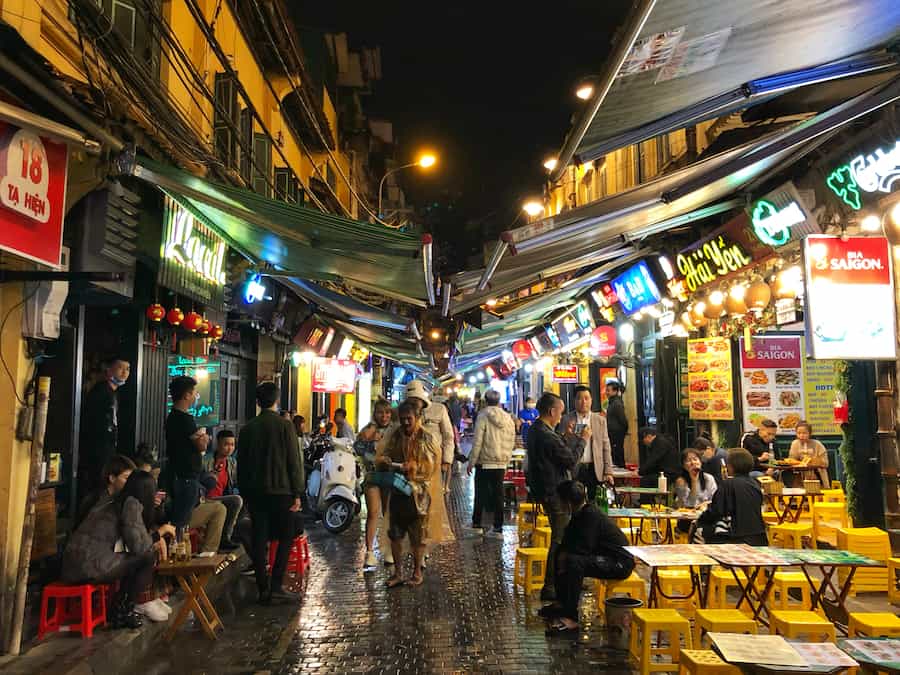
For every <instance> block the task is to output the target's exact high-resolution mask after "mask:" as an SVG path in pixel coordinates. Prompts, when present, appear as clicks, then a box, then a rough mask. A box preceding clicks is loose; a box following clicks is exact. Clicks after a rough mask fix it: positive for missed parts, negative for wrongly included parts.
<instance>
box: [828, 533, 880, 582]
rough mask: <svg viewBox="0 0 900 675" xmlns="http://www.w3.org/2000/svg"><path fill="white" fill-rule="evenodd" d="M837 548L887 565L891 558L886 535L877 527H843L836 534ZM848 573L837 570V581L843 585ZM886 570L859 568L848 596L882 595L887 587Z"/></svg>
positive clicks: (844, 570)
mask: <svg viewBox="0 0 900 675" xmlns="http://www.w3.org/2000/svg"><path fill="white" fill-rule="evenodd" d="M837 543H838V548H839V549H841V550H844V551H853V552H854V553H858V554H860V555H864V556H866V557H867V558H872V559H873V560H880V561H882V562H884V563H885V564H887V560H888V559H889V558H890V557H891V542H890V539H889V537H888V533H887V532H885V531H884V530H882V529H880V528H877V527H845V528H842V529H840V530H838V532H837ZM848 574H849V571H848V570H847V569H846V568H839V569H838V579H839V581H840V582H841V583H842V584H843V583H844V581H845V580H846V579H847V575H848ZM889 585H890V584H889V583H888V568H887V567H870V568H863V567H861V568H859V569H857V570H856V574H855V575H854V576H853V583H852V584H851V586H850V595H851V596H855V595H856V594H857V593H867V592H868V593H873V592H874V593H884V590H885V588H888V587H889Z"/></svg>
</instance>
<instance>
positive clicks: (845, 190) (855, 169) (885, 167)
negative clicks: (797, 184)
mask: <svg viewBox="0 0 900 675" xmlns="http://www.w3.org/2000/svg"><path fill="white" fill-rule="evenodd" d="M897 180H900V141H897V142H896V143H895V145H894V147H893V148H888V149H887V150H883V149H882V148H876V149H875V150H874V151H873V152H871V153H869V154H867V155H858V156H857V157H854V158H853V159H851V160H850V161H849V162H848V163H847V164H842V165H841V166H839V167H837V168H836V169H835V170H834V171H832V172H831V173H830V174H829V175H828V178H827V179H826V181H825V182H826V184H827V185H828V187H829V189H831V191H832V192H834V193H835V194H836V195H837V196H838V197H840V198H841V199H842V200H843V202H844V203H845V204H846V205H847V206H849V207H851V208H853V209H856V210H859V209H860V208H862V201H861V195H860V193H859V191H860V190H862V191H863V192H885V193H889V192H891V191H892V189H893V185H894V183H895V182H896V181H897Z"/></svg>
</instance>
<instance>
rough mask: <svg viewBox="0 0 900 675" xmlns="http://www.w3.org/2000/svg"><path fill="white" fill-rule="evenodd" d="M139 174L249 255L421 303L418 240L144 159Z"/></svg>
mask: <svg viewBox="0 0 900 675" xmlns="http://www.w3.org/2000/svg"><path fill="white" fill-rule="evenodd" d="M133 174H134V175H135V176H137V177H139V178H142V179H144V180H146V181H148V182H150V183H153V184H154V185H156V186H157V187H159V188H160V189H161V190H162V191H163V192H165V193H166V194H168V195H169V196H170V197H172V198H173V199H174V200H175V201H177V202H178V203H179V204H180V205H181V206H182V207H183V208H185V209H187V210H188V211H190V212H191V213H192V214H193V215H194V217H195V218H198V219H199V220H200V221H201V222H203V223H204V224H206V225H207V226H208V227H211V228H213V229H214V230H215V231H216V232H218V233H219V234H221V235H222V237H224V238H225V239H226V240H227V241H228V243H229V245H230V246H232V247H233V248H235V249H237V250H238V251H240V252H241V253H242V254H244V255H246V256H247V257H249V258H251V259H253V260H255V261H257V262H259V263H268V264H270V265H272V266H273V267H275V268H276V269H277V270H279V271H281V272H285V273H288V274H290V275H291V276H296V277H299V278H302V279H311V280H314V281H333V282H346V283H348V284H351V285H354V286H358V287H361V288H366V289H369V290H372V291H376V292H380V293H382V294H384V295H386V296H390V297H394V298H397V299H400V300H406V301H408V302H412V303H413V304H417V305H421V304H422V302H421V300H422V299H424V298H425V297H427V295H426V289H425V273H424V267H423V263H422V242H421V241H420V239H419V238H418V237H416V236H414V235H409V234H405V233H402V232H398V231H396V230H392V229H390V228H387V227H384V226H383V225H373V224H371V223H364V222H360V221H356V220H351V219H349V218H343V217H340V216H336V215H333V214H329V213H322V212H320V211H316V210H314V209H308V208H305V207H302V206H297V205H295V204H288V203H286V202H282V201H279V200H275V199H270V198H268V197H264V196H261V195H258V194H256V193H255V192H251V191H250V190H245V189H242V188H236V187H230V186H227V185H221V184H219V183H212V182H210V181H208V180H205V179H202V178H198V177H197V176H194V175H192V174H190V173H188V172H186V171H182V170H180V169H177V168H175V167H172V166H168V165H165V164H161V163H159V162H155V161H153V160H150V159H147V158H145V157H138V158H137V161H136V163H135V167H134V169H133Z"/></svg>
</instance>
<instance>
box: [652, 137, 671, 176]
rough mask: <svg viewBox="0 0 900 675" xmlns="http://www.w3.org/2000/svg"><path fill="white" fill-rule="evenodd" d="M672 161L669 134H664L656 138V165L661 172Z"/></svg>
mask: <svg viewBox="0 0 900 675" xmlns="http://www.w3.org/2000/svg"><path fill="white" fill-rule="evenodd" d="M671 161H672V146H671V145H669V134H663V135H662V136H660V137H658V138H657V139H656V166H657V168H658V170H659V172H660V173H662V171H663V170H664V169H665V168H666V165H667V164H668V163H669V162H671Z"/></svg>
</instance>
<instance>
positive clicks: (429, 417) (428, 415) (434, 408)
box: [406, 380, 456, 544]
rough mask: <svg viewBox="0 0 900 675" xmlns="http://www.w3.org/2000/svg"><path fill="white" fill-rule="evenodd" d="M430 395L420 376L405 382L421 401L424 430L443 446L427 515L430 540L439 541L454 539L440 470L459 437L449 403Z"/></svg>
mask: <svg viewBox="0 0 900 675" xmlns="http://www.w3.org/2000/svg"><path fill="white" fill-rule="evenodd" d="M430 398H431V397H430V396H429V393H428V390H427V389H426V388H425V383H424V382H422V381H421V380H412V381H411V382H410V383H409V384H407V385H406V399H407V400H412V401H420V402H421V404H422V407H421V408H420V414H421V415H422V418H423V419H422V421H423V423H424V426H425V430H426V431H428V432H429V433H430V434H431V435H432V436H433V437H434V441H435V445H436V446H437V447H439V448H440V449H441V457H440V462H435V470H434V475H433V476H432V477H431V481H430V483H429V491H430V492H431V511H430V513H429V517H428V539H429V543H430V544H440V543H444V542H446V541H453V539H454V537H453V531H452V530H451V529H450V521H449V520H448V518H447V508H446V506H445V505H444V494H443V482H442V481H441V472H442V471H443V470H446V469H449V468H450V465H451V464H453V457H454V452H455V449H456V439H455V438H454V436H453V424H452V423H451V422H450V413H449V412H447V407H446V406H443V405H430Z"/></svg>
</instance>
